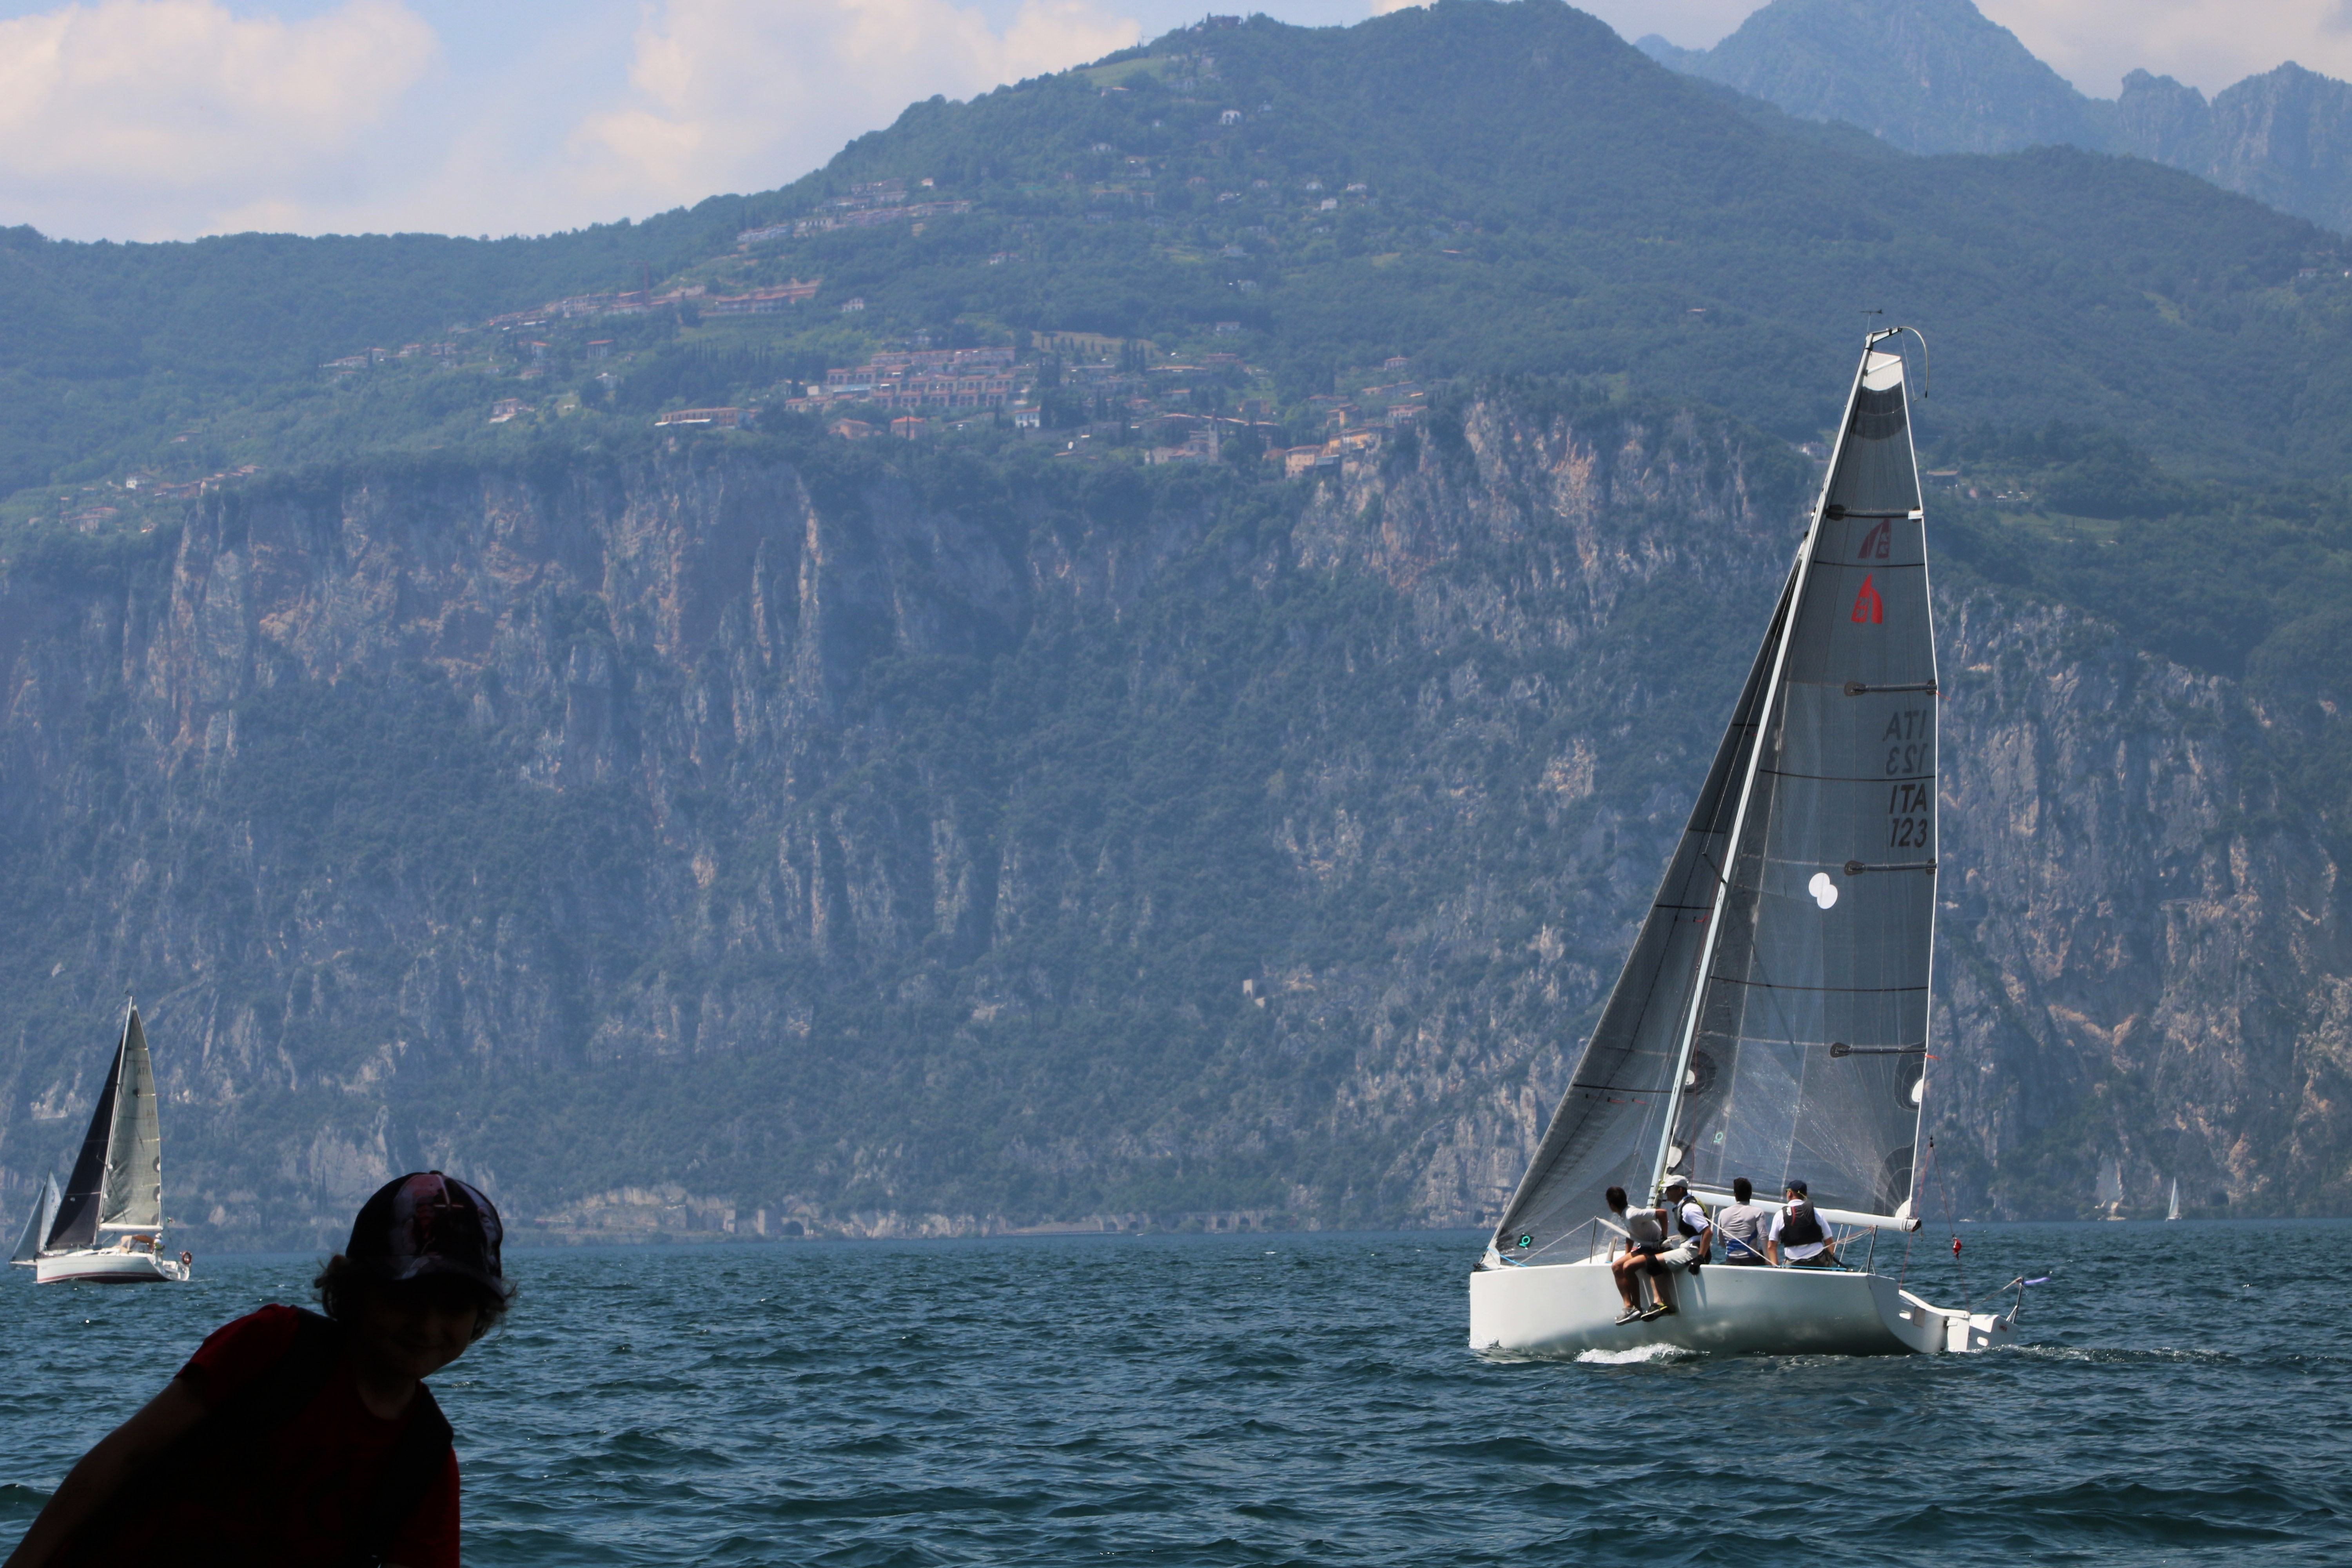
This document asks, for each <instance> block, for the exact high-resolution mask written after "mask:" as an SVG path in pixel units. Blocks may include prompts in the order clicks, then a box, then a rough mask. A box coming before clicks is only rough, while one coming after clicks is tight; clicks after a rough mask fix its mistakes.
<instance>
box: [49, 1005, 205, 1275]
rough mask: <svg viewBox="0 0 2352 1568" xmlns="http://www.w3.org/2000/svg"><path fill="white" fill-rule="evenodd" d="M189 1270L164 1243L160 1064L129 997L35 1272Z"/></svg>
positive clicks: (172, 1272)
mask: <svg viewBox="0 0 2352 1568" xmlns="http://www.w3.org/2000/svg"><path fill="white" fill-rule="evenodd" d="M51 1190H52V1191H55V1187H54V1184H52V1188H51ZM187 1277H188V1265H187V1261H186V1259H185V1258H173V1257H171V1256H170V1255H168V1254H167V1253H166V1252H165V1251H164V1250H163V1129H162V1126H161V1124H160V1123H159V1122H158V1121H157V1119H156V1114H155V1068H154V1064H153V1063H152V1061H151V1060H149V1058H148V1056H147V1031H146V1029H145V1028H144V1027H143V1026H142V1025H141V1024H140V1021H139V1009H138V1007H137V1006H136V1005H133V1004H131V1003H128V1002H126V1003H124V1004H123V1009H122V1037H121V1040H120V1041H119V1042H118V1043H117V1044H116V1046H115V1047H114V1060H113V1062H112V1063H111V1064H110V1066H109V1067H108V1068H107V1069H106V1087H105V1088H104V1089H101V1090H100V1091H99V1096H98V1104H97V1105H96V1106H95V1107H94V1108H92V1110H91V1111H90V1115H89V1132H88V1133H86V1134H85V1135H84V1136H83V1138H82V1141H81V1154H80V1157H79V1158H78V1159H77V1160H75V1161H74V1168H73V1174H72V1175H70V1176H68V1178H67V1179H66V1187H65V1192H64V1193H63V1194H62V1195H61V1196H60V1197H59V1199H58V1206H57V1209H56V1211H55V1214H54V1216H53V1217H52V1218H51V1219H50V1221H49V1226H48V1233H47V1236H45V1237H43V1238H42V1241H41V1245H40V1247H39V1249H38V1251H37V1253H36V1254H35V1255H34V1258H33V1278H34V1279H37V1280H38V1281H39V1282H40V1283H41V1284H44V1285H57V1284H63V1283H65V1282H66V1281H68V1280H75V1279H83V1280H88V1281H89V1282H90V1283H92V1284H110V1285H135V1284H152V1283H153V1282H155V1281H157V1280H163V1279H173V1280H177V1279H186V1278H187Z"/></svg>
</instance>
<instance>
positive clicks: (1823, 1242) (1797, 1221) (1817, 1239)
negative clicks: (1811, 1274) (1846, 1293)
mask: <svg viewBox="0 0 2352 1568" xmlns="http://www.w3.org/2000/svg"><path fill="white" fill-rule="evenodd" d="M1767 1248H1768V1250H1769V1252H1770V1253H1771V1255H1772V1261H1773V1262H1774V1263H1785V1264H1787V1265H1789V1266H1790V1267H1791V1268H1836V1267H1837V1260H1838V1258H1837V1243H1836V1242H1834V1241H1832V1240H1831V1239H1830V1233H1829V1231H1828V1230H1827V1229H1826V1228H1824V1227H1823V1226H1822V1221H1821V1216H1820V1215H1817V1214H1815V1213H1814V1212H1813V1201H1812V1199H1811V1198H1809V1197H1807V1196H1806V1195H1805V1184H1804V1183H1802V1182H1790V1184H1789V1202H1788V1204H1787V1205H1786V1206H1785V1207H1783V1208H1782V1209H1781V1210H1780V1213H1779V1214H1778V1215H1774V1216H1773V1219H1772V1238H1771V1240H1770V1241H1769V1243H1768V1244H1767Z"/></svg>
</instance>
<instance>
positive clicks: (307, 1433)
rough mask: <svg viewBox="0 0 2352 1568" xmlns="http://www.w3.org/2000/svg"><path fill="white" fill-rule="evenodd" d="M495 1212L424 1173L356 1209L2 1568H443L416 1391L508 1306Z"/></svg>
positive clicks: (74, 1485)
mask: <svg viewBox="0 0 2352 1568" xmlns="http://www.w3.org/2000/svg"><path fill="white" fill-rule="evenodd" d="M500 1238H501V1237H500V1226H499V1214H498V1210H497V1209H496V1208H494V1207H493V1206H492V1205H491V1204H490V1200H489V1199H488V1198H487V1197H485V1196H483V1195H482V1194H481V1193H479V1192H478V1191H477V1190H476V1189H474V1188H473V1187H471V1186H468V1185H467V1184H465V1183H464V1182H460V1181H457V1180H455V1179H453V1178H451V1177H447V1176H444V1175H442V1174H441V1173H439V1172H437V1171H434V1172H426V1173H420V1174H415V1175H408V1176H403V1177H401V1178H400V1179H399V1180H397V1181H395V1182H392V1183H389V1184H386V1185H385V1186H384V1187H383V1188H382V1189H381V1190H379V1191H378V1192H377V1193H376V1194H375V1195H374V1196H373V1197H372V1198H370V1199H368V1201H367V1203H366V1204H365V1205H362V1207H361V1209H360V1212H359V1217H358V1219H357V1220H355V1221H354V1222H353V1223H352V1238H351V1242H350V1244H349V1245H348V1246H347V1247H345V1248H344V1250H343V1251H342V1252H341V1253H340V1254H338V1255H337V1256H336V1257H334V1258H330V1259H329V1260H328V1262H327V1266H326V1268H324V1269H323V1270H322V1271H321V1272H320V1275H319V1278H318V1280H317V1282H316V1283H317V1289H318V1292H319V1300H320V1305H321V1306H322V1307H323V1308H324V1309H325V1311H326V1315H325V1316H324V1317H320V1316H319V1315H318V1314H316V1313H312V1312H306V1311H302V1310H298V1309H296V1308H292V1307H264V1308H262V1309H261V1310H259V1311H257V1312H253V1313H249V1314H247V1316H245V1317H242V1318H239V1319H237V1320H236V1321H234V1322H231V1323H228V1324H226V1326H224V1327H222V1328H220V1329H218V1330H215V1331H214V1333H213V1334H212V1336H211V1337H210V1338H209V1339H207V1340H205V1342H204V1343H203V1344H202V1345H201V1346H199V1347H198V1348H197V1350H196V1352H195V1354H194V1355H193V1356H191V1357H190V1358H189V1360H188V1364H187V1365H185V1366H184V1367H182V1368H181V1369H180V1373H179V1375H178V1376H176V1377H174V1378H173V1379H172V1381H171V1382H170V1383H168V1384H164V1386H163V1392H162V1393H161V1394H157V1395H155V1397H154V1398H152V1399H151V1400H149V1401H148V1402H147V1404H146V1405H145V1406H144V1407H143V1408H142V1409H141V1410H140V1411H139V1412H138V1414H136V1415H132V1416H131V1419H129V1420H128V1421H125V1422H124V1423H123V1424H122V1425H121V1426H118V1427H116V1428H115V1429H114V1430H113V1432H111V1433H110V1434H109V1435H108V1436H106V1437H104V1438H102V1439H101V1440H100V1442H99V1444H98V1446H97V1447H94V1448H92V1449H91V1450H90V1451H89V1453H88V1454H86V1455H84V1456H83V1457H82V1459H81V1462H80V1463H79V1464H78V1465H76V1466H75V1467H74V1468H73V1469H72V1470H71V1471H70V1472H68V1474H67V1476H66V1479H65V1480H64V1482H63V1483H62V1484H60V1485H59V1486H58V1489H57V1491H56V1493H55V1494H54V1495H53V1496H52V1497H51V1498H50V1499H49V1500H48V1503H47V1506H46V1507H44V1508H43V1509H42V1510H41V1512H40V1516H39V1517H38V1518H37V1519H36V1520H34V1521H33V1527H32V1528H31V1529H30V1530H28V1531H26V1532H25V1538H24V1540H23V1541H21V1542H18V1543H17V1545H16V1551H15V1552H12V1553H10V1555H9V1557H8V1561H7V1563H6V1564H5V1568H100V1565H108V1568H110V1565H113V1564H118V1563H121V1564H130V1563H141V1564H147V1563H157V1562H171V1563H175V1564H184V1563H194V1564H200V1565H206V1568H209V1565H212V1564H219V1565H221V1568H228V1565H229V1564H236V1565H238V1568H312V1565H316V1568H347V1565H352V1564H362V1563H365V1564H375V1563H389V1564H397V1565H399V1568H457V1452H456V1450H455V1449H454V1448H453V1447H451V1446H450V1435H449V1424H448V1422H446V1420H444V1419H443V1418H442V1415H441V1411H440V1407H439V1406H438V1405H436V1404H435V1403H434V1400H433V1395H432V1394H431V1393H430V1392H429V1391H428V1390H427V1389H426V1388H425V1383H424V1379H425V1378H426V1377H429V1376H430V1375H432V1374H433V1373H436V1372H438V1371H440V1370H441V1368H443V1367H445V1366H446V1365H448V1364H449V1363H451V1362H453V1361H456V1360H457V1358H458V1357H459V1356H460V1355H462V1354H464V1353H465V1351H466V1348H467V1346H468V1345H470V1344H472V1343H473V1342H475V1341H476V1340H478V1339H479V1338H481V1337H482V1335H483V1334H484V1333H486V1332H488V1331H489V1329H490V1328H491V1327H492V1326H493V1325H494V1324H496V1323H497V1322H498V1321H499V1318H500V1317H502V1316H503V1315H504V1314H505V1312H506V1310H507V1303H508V1300H509V1296H510V1295H511V1293H512V1292H511V1288H510V1287H509V1285H508V1284H507V1282H506V1279H505V1276H504V1274H503V1272H502V1270H501V1268H500V1266H499V1241H500Z"/></svg>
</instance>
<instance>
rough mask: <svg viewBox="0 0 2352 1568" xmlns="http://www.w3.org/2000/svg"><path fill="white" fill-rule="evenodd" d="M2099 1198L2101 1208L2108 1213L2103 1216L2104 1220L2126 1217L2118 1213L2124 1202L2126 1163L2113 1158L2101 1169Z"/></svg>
mask: <svg viewBox="0 0 2352 1568" xmlns="http://www.w3.org/2000/svg"><path fill="white" fill-rule="evenodd" d="M2098 1198H2099V1206H2100V1207H2101V1208H2103V1209H2105V1210H2106V1211H2107V1212H2106V1213H2105V1215H2102V1216H2101V1217H2102V1218H2105V1219H2121V1218H2123V1217H2124V1216H2123V1215H2122V1214H2121V1213H2120V1212H2118V1211H2120V1210H2121V1209H2122V1207H2123V1202H2124V1163H2123V1161H2122V1160H2121V1159H2118V1158H2115V1157H2112V1156H2111V1157H2110V1158H2109V1159H2108V1160H2107V1162H2106V1163H2105V1164H2103V1165H2101V1166H2100V1167H2099V1187H2098Z"/></svg>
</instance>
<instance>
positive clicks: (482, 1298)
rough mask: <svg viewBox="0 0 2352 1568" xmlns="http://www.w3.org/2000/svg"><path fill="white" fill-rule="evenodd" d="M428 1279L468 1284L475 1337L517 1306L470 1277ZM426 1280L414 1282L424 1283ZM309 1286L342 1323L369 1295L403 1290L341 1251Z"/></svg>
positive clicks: (321, 1304)
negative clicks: (371, 1272) (471, 1298)
mask: <svg viewBox="0 0 2352 1568" xmlns="http://www.w3.org/2000/svg"><path fill="white" fill-rule="evenodd" d="M426 1278H427V1279H445V1280H448V1281H450V1282H451V1283H453V1284H458V1285H465V1286H467V1287H469V1288H470V1289H472V1291H473V1295H474V1338H476V1339H480V1338H481V1337H482V1336H483V1335H484V1334H487V1333H488V1332H489V1331H491V1330H492V1329H495V1328H497V1327H498V1326H499V1323H500V1322H501V1321H504V1319H505V1317H506V1315H507V1309H508V1308H509V1307H510V1306H512V1305H514V1302H513V1300H512V1298H511V1297H509V1296H501V1295H500V1294H499V1293H498V1292H497V1291H496V1290H492V1289H489V1288H488V1287H487V1286H482V1285H476V1284H474V1282H473V1281H472V1280H470V1279H458V1278H457V1277H456V1276H454V1275H447V1274H443V1275H429V1276H427V1277H426ZM423 1282H424V1281H422V1280H417V1281H411V1283H416V1284H421V1283H423ZM310 1289H313V1290H315V1291H317V1292H318V1295H319V1309H320V1310H321V1311H323V1312H325V1313H326V1314H327V1316H328V1317H330V1318H332V1319H333V1320H334V1321H336V1322H339V1323H349V1322H351V1321H352V1320H353V1319H354V1318H356V1317H358V1316H359V1312H360V1307H361V1305H362V1303H363V1302H364V1301H365V1300H367V1299H368V1298H369V1297H370V1296H373V1295H378V1294H382V1293H383V1292H386V1291H391V1290H397V1289H401V1287H400V1286H399V1285H395V1284H393V1283H391V1282H389V1281H386V1280H383V1279H377V1278H376V1277H375V1276H374V1275H373V1274H370V1273H369V1272H368V1271H367V1270H366V1269H364V1268H361V1267H360V1266H359V1265H358V1264H356V1263H353V1262H352V1260H351V1259H350V1258H346V1257H344V1256H343V1255H342V1254H341V1253H340V1252H339V1253H337V1254H335V1256H333V1257H332V1258H328V1259H327V1261H326V1262H325V1264H324V1265H322V1266H321V1267H320V1269H319V1277H318V1278H317V1279H313V1280H311V1281H310Z"/></svg>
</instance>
